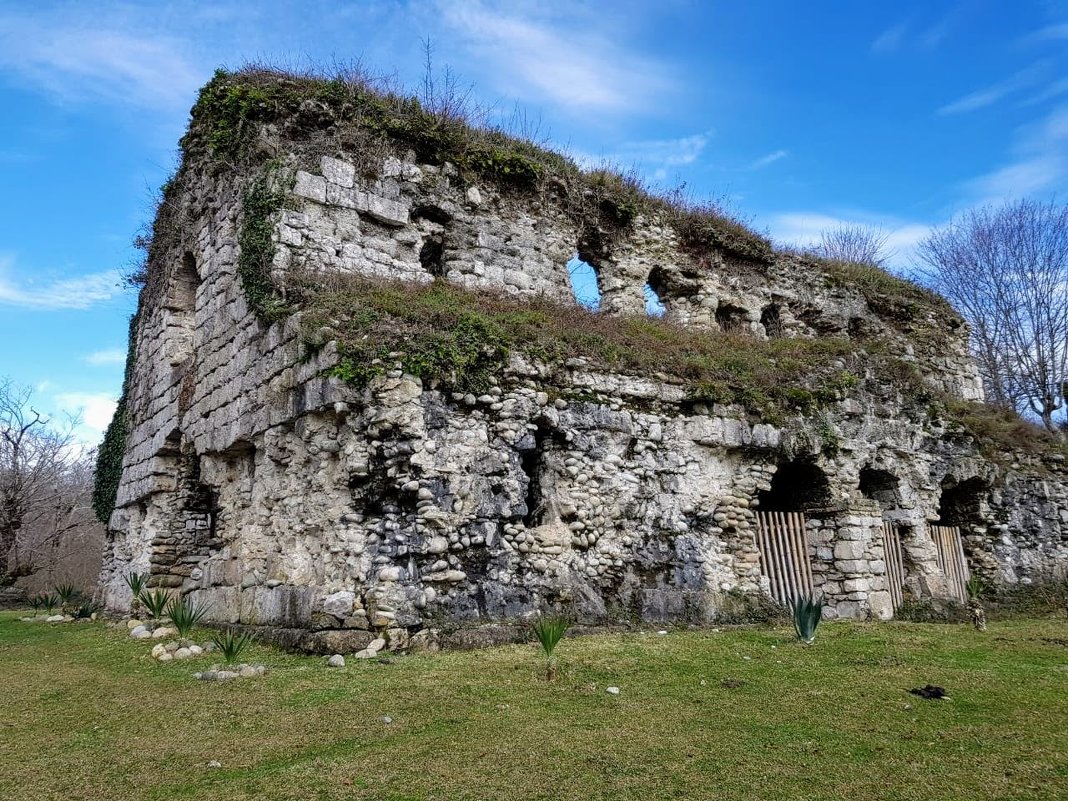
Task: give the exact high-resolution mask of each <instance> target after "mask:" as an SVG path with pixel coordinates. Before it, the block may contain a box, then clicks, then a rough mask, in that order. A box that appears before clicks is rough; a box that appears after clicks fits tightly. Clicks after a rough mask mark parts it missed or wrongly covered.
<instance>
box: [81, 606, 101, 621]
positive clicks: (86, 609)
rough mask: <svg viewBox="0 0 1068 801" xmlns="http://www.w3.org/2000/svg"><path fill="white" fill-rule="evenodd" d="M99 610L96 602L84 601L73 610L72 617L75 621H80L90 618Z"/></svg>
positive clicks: (99, 607)
mask: <svg viewBox="0 0 1068 801" xmlns="http://www.w3.org/2000/svg"><path fill="white" fill-rule="evenodd" d="M100 609H101V606H100V604H98V603H97V602H96V601H85V602H84V603H82V604H81V605H80V606H79V607H78V608H77V609H75V610H74V617H75V619H76V620H82V619H83V618H87V617H92V616H93V615H95V614H96V613H97V612H99V611H100Z"/></svg>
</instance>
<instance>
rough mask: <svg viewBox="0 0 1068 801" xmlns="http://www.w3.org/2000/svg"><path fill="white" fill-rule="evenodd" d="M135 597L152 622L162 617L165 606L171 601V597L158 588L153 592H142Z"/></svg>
mask: <svg viewBox="0 0 1068 801" xmlns="http://www.w3.org/2000/svg"><path fill="white" fill-rule="evenodd" d="M137 597H138V599H139V600H140V601H141V605H142V606H143V607H144V608H145V609H147V610H148V613H149V614H150V615H152V618H153V619H154V620H159V619H160V618H161V617H163V613H164V611H165V610H166V609H167V604H169V603H170V601H171V596H170V595H168V594H167V591H166V590H164V589H160V588H159V587H157V588H156V589H154V590H142V591H141V594H140V595H138V596H137Z"/></svg>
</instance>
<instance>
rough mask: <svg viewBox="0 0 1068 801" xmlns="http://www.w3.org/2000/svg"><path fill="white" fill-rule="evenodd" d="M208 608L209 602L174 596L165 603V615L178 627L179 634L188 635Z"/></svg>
mask: <svg viewBox="0 0 1068 801" xmlns="http://www.w3.org/2000/svg"><path fill="white" fill-rule="evenodd" d="M210 608H211V607H210V605H209V604H199V603H196V602H195V601H189V600H187V599H185V598H174V599H172V600H171V602H170V603H168V604H167V617H168V618H170V621H171V623H173V624H174V627H175V628H176V629H178V634H179V636H181V637H188V636H189V635H190V634H191V633H192V631H193V627H194V626H195V625H196V624H197V623H199V622H200V620H201V619H202V618H203V617H204V616H205V615H206V614H207V613H208V611H209V610H210Z"/></svg>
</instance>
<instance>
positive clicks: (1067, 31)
mask: <svg viewBox="0 0 1068 801" xmlns="http://www.w3.org/2000/svg"><path fill="white" fill-rule="evenodd" d="M1025 39H1026V40H1027V41H1032V42H1057V41H1061V40H1064V39H1068V22H1060V23H1057V24H1056V25H1047V26H1046V27H1045V28H1039V29H1038V30H1037V31H1035V32H1034V33H1031V34H1028V36H1026V37H1025Z"/></svg>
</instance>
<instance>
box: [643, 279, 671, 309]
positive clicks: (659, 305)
mask: <svg viewBox="0 0 1068 801" xmlns="http://www.w3.org/2000/svg"><path fill="white" fill-rule="evenodd" d="M642 294H644V295H645V313H646V314H648V315H649V316H650V317H663V316H664V313H665V312H666V311H667V309H666V308H665V307H664V301H662V300H661V299H660V294H659V293H658V292H657V291H656V290H655V289H653V286H652V284H646V285H645V287H644V288H643V289H642Z"/></svg>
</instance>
